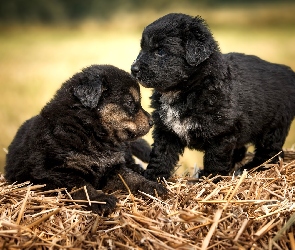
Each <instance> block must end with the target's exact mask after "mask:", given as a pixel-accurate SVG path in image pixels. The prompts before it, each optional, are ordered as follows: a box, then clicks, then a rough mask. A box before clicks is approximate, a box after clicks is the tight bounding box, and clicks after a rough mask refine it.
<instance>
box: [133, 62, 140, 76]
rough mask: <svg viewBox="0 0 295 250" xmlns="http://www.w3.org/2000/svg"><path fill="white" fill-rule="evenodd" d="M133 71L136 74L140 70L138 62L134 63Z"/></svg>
mask: <svg viewBox="0 0 295 250" xmlns="http://www.w3.org/2000/svg"><path fill="white" fill-rule="evenodd" d="M131 72H132V74H133V75H136V74H137V73H138V72H139V66H138V65H137V64H136V63H133V64H132V66H131Z"/></svg>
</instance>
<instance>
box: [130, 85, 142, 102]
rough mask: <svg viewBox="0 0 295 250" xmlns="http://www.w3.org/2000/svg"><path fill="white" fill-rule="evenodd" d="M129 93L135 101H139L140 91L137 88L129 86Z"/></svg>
mask: <svg viewBox="0 0 295 250" xmlns="http://www.w3.org/2000/svg"><path fill="white" fill-rule="evenodd" d="M130 93H131V95H132V96H133V98H134V100H135V102H139V101H140V93H139V91H138V90H137V89H135V88H130Z"/></svg>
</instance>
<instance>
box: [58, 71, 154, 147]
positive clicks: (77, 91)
mask: <svg viewBox="0 0 295 250" xmlns="http://www.w3.org/2000/svg"><path fill="white" fill-rule="evenodd" d="M59 92H60V93H59ZM59 92H58V93H57V96H56V98H55V100H56V101H57V100H58V101H59V103H60V102H63V103H64V104H65V103H66V104H67V105H68V106H69V105H71V107H70V108H68V112H71V116H74V117H75V119H73V121H75V122H76V123H82V124H83V125H82V129H88V130H93V131H94V132H95V133H96V135H99V136H101V137H103V138H101V139H103V140H106V141H112V142H124V141H129V140H133V139H135V138H137V137H140V136H143V135H145V134H146V133H148V131H149V130H150V128H151V126H152V125H153V123H152V120H151V116H150V115H149V114H148V113H147V112H146V111H145V110H144V109H143V108H142V107H141V102H140V100H141V97H140V88H139V84H138V83H137V82H136V80H135V79H134V78H132V77H131V76H130V75H129V74H128V73H127V72H125V71H123V70H120V69H118V68H116V67H114V66H110V65H92V66H90V67H87V68H85V69H83V70H82V72H80V73H77V74H76V75H74V76H73V77H72V78H71V79H70V80H68V81H67V83H66V84H64V85H63V87H62V88H61V90H60V91H59ZM65 98H66V99H67V100H64V101H63V99H65ZM60 105H61V104H60ZM63 106H65V105H63Z"/></svg>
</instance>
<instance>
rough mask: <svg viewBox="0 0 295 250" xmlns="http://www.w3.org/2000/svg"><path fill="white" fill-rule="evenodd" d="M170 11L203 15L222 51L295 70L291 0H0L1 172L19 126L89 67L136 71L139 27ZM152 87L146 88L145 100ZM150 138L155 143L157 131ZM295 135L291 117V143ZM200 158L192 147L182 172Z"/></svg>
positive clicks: (289, 144)
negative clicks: (134, 69)
mask: <svg viewBox="0 0 295 250" xmlns="http://www.w3.org/2000/svg"><path fill="white" fill-rule="evenodd" d="M169 12H183V13H187V14H190V15H194V16H196V15H201V16H202V17H203V18H204V19H205V20H206V21H207V23H208V24H209V26H210V28H211V30H212V32H213V34H214V37H215V39H216V40H217V41H218V42H219V45H220V48H221V51H222V52H224V53H226V52H230V51H235V52H243V53H246V54H255V55H257V56H259V57H261V58H262V59H264V60H267V61H271V62H276V63H282V64H286V65H289V66H290V67H291V68H292V69H293V70H295V46H294V45H295V16H294V13H295V3H294V2H293V1H257V0H256V1H247V4H245V2H244V1H230V0H226V1H218V0H207V1H206V0H202V1H192V0H183V1H176V0H170V1H169V0H149V1H134V0H126V1H120V0H113V1H108V2H105V1H103V0H85V1H78V0H73V1H67V0H51V1H47V0H32V1H24V0H10V1H6V2H2V3H1V4H0V93H1V98H0V121H1V122H0V131H1V133H0V149H1V150H0V172H3V167H4V165H5V154H6V151H7V147H8V145H9V144H10V142H11V140H12V139H13V137H14V135H15V133H16V131H17V129H18V128H19V126H20V125H21V124H22V123H23V122H24V121H25V120H26V119H29V118H30V117H32V116H34V115H36V114H37V113H38V112H39V111H40V109H41V108H42V107H43V106H44V105H45V104H46V103H47V102H48V101H49V100H50V99H51V97H52V96H53V95H54V93H55V91H56V90H57V89H58V88H59V87H60V86H61V84H62V83H63V82H64V81H65V80H67V79H68V78H70V77H71V76H72V75H73V74H74V73H76V72H78V71H80V70H81V69H82V68H83V67H86V66H89V65H91V64H113V65H115V66H117V67H119V68H122V69H124V70H126V71H128V72H130V66H131V64H132V62H133V61H134V60H135V58H136V56H137V54H138V52H139V42H140V38H141V32H142V30H143V28H144V27H145V26H147V25H148V24H149V23H150V22H152V21H154V20H155V19H157V18H159V17H160V16H162V15H164V14H167V13H169ZM150 93H151V92H150V90H148V89H144V88H142V102H143V106H144V108H146V109H147V110H148V111H151V109H150V108H149V96H150ZM146 139H147V140H148V141H149V142H150V143H152V139H151V133H149V134H148V135H147V136H146ZM294 143H295V123H294V122H293V124H292V127H291V130H290V133H289V136H288V138H287V140H286V143H285V147H286V148H290V147H292V145H293V144H294ZM195 164H197V165H198V166H201V165H202V154H201V153H199V152H193V151H189V150H186V151H185V154H184V156H183V157H182V158H181V160H180V165H181V168H180V169H179V170H178V173H179V174H184V173H186V172H188V173H192V171H193V168H194V166H195Z"/></svg>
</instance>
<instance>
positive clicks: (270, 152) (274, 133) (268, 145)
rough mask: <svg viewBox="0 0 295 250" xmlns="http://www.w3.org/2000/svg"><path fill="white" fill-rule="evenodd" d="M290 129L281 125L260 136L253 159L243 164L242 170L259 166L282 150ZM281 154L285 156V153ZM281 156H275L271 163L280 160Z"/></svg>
mask: <svg viewBox="0 0 295 250" xmlns="http://www.w3.org/2000/svg"><path fill="white" fill-rule="evenodd" d="M288 130H289V129H287V128H282V127H280V128H279V129H274V130H269V131H268V132H267V133H265V134H264V135H263V136H262V137H260V138H258V140H257V141H256V143H255V155H254V157H253V160H252V161H250V162H248V163H246V164H245V165H244V166H242V167H241V171H242V170H244V169H246V170H250V169H252V168H255V167H258V166H259V165H260V164H262V163H264V162H266V161H268V160H269V159H271V158H272V157H274V156H275V155H277V154H278V153H279V152H280V151H282V148H283V145H284V142H285V139H286V136H287V134H288ZM279 156H280V157H282V158H283V157H284V153H283V152H282V153H281V154H280V155H279ZM279 156H276V157H274V158H273V159H272V160H271V161H270V163H276V162H278V160H279V158H278V157H279ZM241 171H240V172H241Z"/></svg>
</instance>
